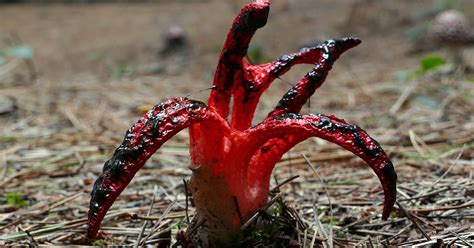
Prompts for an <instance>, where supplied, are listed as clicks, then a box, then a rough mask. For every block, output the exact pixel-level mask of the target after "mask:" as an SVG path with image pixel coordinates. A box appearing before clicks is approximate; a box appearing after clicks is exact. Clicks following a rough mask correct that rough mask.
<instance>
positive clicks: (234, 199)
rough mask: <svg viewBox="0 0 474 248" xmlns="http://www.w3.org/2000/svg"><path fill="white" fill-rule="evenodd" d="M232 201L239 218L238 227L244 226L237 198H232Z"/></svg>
mask: <svg viewBox="0 0 474 248" xmlns="http://www.w3.org/2000/svg"><path fill="white" fill-rule="evenodd" d="M232 200H233V201H234V205H235V210H236V211H237V215H238V216H239V221H240V225H243V224H244V217H242V212H240V207H239V201H238V200H237V197H236V196H235V195H234V196H232Z"/></svg>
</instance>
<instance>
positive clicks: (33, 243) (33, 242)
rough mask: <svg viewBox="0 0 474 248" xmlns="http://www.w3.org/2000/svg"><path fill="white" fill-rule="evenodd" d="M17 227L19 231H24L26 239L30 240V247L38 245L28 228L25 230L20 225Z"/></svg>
mask: <svg viewBox="0 0 474 248" xmlns="http://www.w3.org/2000/svg"><path fill="white" fill-rule="evenodd" d="M18 228H19V229H20V231H22V232H25V233H26V235H27V237H28V241H30V246H31V247H35V248H36V247H38V246H39V245H38V242H36V240H35V239H34V238H33V236H32V235H31V233H30V232H29V231H28V230H25V229H23V228H22V227H21V226H18Z"/></svg>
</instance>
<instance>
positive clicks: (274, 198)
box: [240, 193, 282, 230]
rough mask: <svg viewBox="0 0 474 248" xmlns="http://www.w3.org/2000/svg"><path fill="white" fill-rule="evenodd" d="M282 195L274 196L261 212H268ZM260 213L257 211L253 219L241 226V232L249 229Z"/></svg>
mask: <svg viewBox="0 0 474 248" xmlns="http://www.w3.org/2000/svg"><path fill="white" fill-rule="evenodd" d="M281 195H282V193H278V194H277V195H276V196H274V197H273V198H272V199H271V200H270V201H269V202H268V203H267V204H266V205H265V206H264V207H263V208H262V209H261V210H267V209H268V208H269V207H271V206H272V205H273V204H274V203H275V202H276V201H277V200H278V199H279V198H280V197H281ZM259 212H260V211H257V212H256V213H255V214H254V215H252V217H250V219H249V220H247V222H245V223H244V224H243V225H242V226H240V230H245V229H247V227H248V226H249V225H250V224H251V223H252V222H253V221H254V220H255V219H256V218H257V217H258V215H259Z"/></svg>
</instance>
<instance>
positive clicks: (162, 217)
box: [140, 200, 177, 244]
mask: <svg viewBox="0 0 474 248" xmlns="http://www.w3.org/2000/svg"><path fill="white" fill-rule="evenodd" d="M176 202H177V200H174V201H173V202H172V203H171V204H170V205H169V206H168V207H167V208H166V209H165V211H164V212H163V214H162V215H161V216H160V219H158V221H157V223H156V224H155V226H154V227H153V228H152V229H151V232H150V233H149V234H148V235H147V236H146V237H145V238H143V239H142V240H141V241H140V244H145V243H146V241H147V240H148V239H149V238H150V236H151V235H152V234H153V233H154V232H155V231H156V230H157V229H158V228H159V227H160V224H161V222H162V221H163V219H164V218H165V217H166V216H167V215H168V214H169V212H170V211H171V209H173V206H174V204H176Z"/></svg>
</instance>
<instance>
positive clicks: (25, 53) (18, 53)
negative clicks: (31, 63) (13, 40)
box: [7, 45, 33, 59]
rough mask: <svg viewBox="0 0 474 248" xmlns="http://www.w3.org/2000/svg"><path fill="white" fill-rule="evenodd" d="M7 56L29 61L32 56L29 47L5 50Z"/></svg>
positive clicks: (20, 46) (21, 46)
mask: <svg viewBox="0 0 474 248" xmlns="http://www.w3.org/2000/svg"><path fill="white" fill-rule="evenodd" d="M7 54H8V55H9V56H12V57H17V58H22V59H29V58H31V57H32V56H33V51H32V50H31V48H30V47H29V46H25V45H18V46H14V47H11V48H9V49H7Z"/></svg>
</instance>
